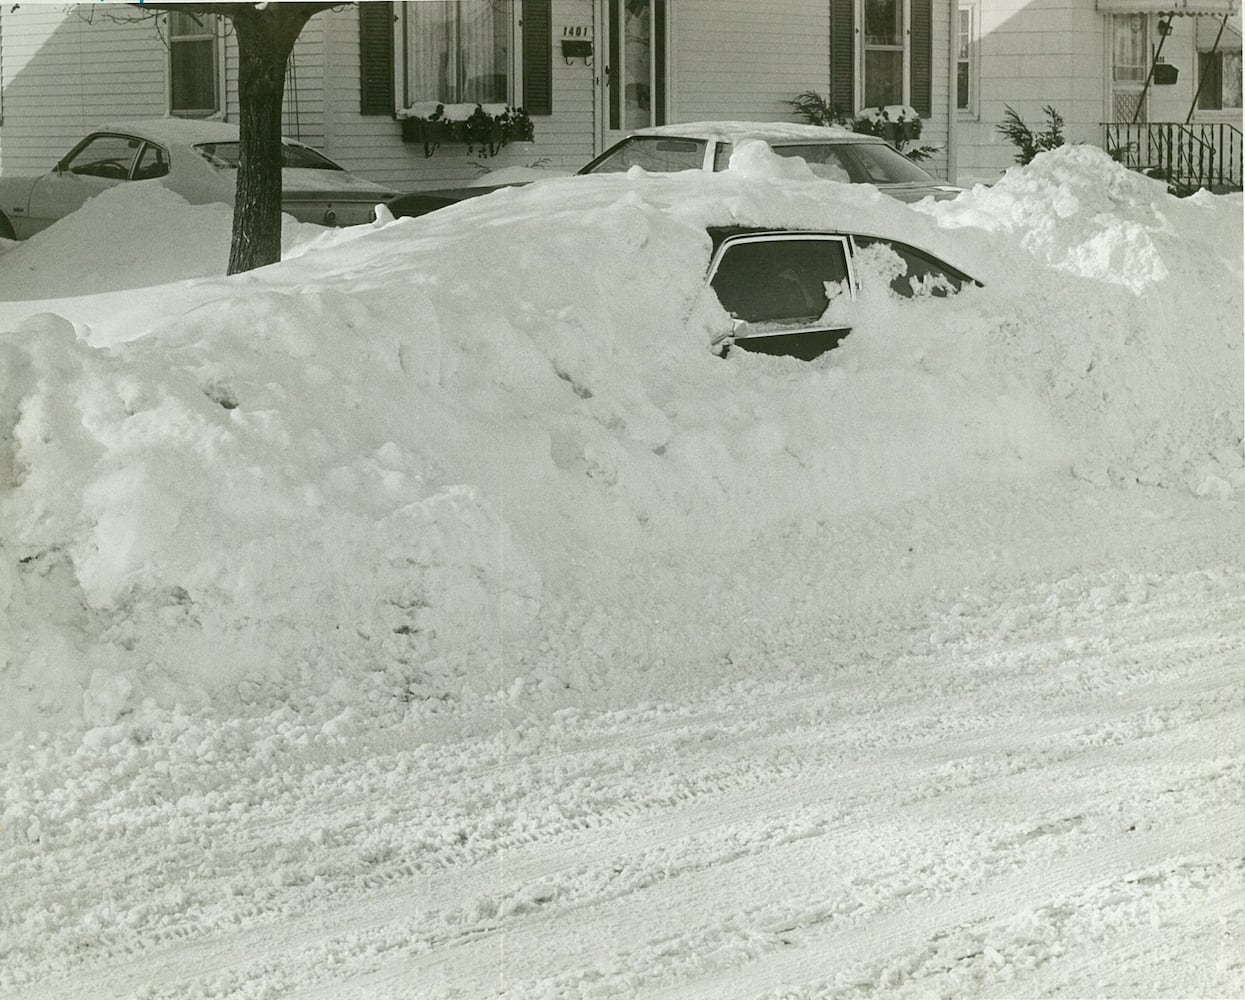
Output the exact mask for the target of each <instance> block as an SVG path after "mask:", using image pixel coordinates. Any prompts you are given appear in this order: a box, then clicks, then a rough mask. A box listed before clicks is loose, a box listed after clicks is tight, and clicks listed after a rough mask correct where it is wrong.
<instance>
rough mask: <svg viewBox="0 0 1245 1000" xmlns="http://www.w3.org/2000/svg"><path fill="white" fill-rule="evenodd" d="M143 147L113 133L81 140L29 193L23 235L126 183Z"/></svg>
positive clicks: (55, 220) (140, 143) (90, 136)
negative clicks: (24, 232)
mask: <svg viewBox="0 0 1245 1000" xmlns="http://www.w3.org/2000/svg"><path fill="white" fill-rule="evenodd" d="M142 147H143V140H142V139H139V138H138V137H136V136H132V135H122V134H120V133H115V132H97V133H95V134H93V135H89V136H87V137H86V138H85V139H83V140H82V141H81V142H80V143H78V145H77V146H75V147H74V148H73V149H72V150H70V151H69V153H68V154H67V155H66V156H65V157H64V158H63V159H62V160H61V161H60V162H59V163H58V164H57V165H56V166H55V167H54V168H53V169H52V170H51V171H49V172H48V173H46V174H44V175H43V176H42V177H40V178H39V180H38V181H37V182H36V184H35V186H34V188H33V189H32V190H31V192H30V201H29V202H28V203H27V207H26V218H25V220H24V225H23V226H22V228H23V229H25V230H26V235H32V234H34V233H37V232H38V231H39V230H41V229H46V228H47V227H48V226H50V225H51V224H52V223H54V222H57V221H59V220H61V219H63V218H64V217H65V216H67V215H69V214H70V213H71V212H76V211H77V210H78V209H79V208H81V207H82V206H83V205H84V204H86V202H87V201H89V200H90V199H91V198H94V197H95V196H96V195H97V194H100V193H102V192H104V191H107V190H108V189H109V188H111V187H115V186H116V185H118V184H122V183H124V182H126V181H128V180H129V179H130V176H131V171H132V169H133V167H134V161H135V159H136V157H137V156H138V154H139V151H140V150H141V149H142Z"/></svg>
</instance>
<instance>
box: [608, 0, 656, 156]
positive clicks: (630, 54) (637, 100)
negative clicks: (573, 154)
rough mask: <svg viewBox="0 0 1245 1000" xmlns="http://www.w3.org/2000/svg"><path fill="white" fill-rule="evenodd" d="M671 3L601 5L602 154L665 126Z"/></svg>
mask: <svg viewBox="0 0 1245 1000" xmlns="http://www.w3.org/2000/svg"><path fill="white" fill-rule="evenodd" d="M666 8H667V0H597V9H596V22H597V24H598V25H599V26H600V30H599V31H598V32H597V35H598V45H599V49H598V51H599V53H600V55H599V56H598V59H599V60H600V64H601V67H602V68H601V72H600V75H599V76H598V77H597V100H598V113H597V121H598V123H599V125H598V129H597V132H598V143H597V152H600V151H601V150H603V149H607V148H608V147H609V146H611V145H613V144H614V143H615V142H617V141H618V140H619V139H622V138H623V137H624V136H626V135H629V134H630V133H632V132H634V131H636V130H637V129H641V128H648V127H650V126H652V125H664V124H665V123H666V106H667V86H666V80H667V78H666V73H667V49H668V46H667V38H668V26H667V10H666Z"/></svg>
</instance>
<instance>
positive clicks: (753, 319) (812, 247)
mask: <svg viewBox="0 0 1245 1000" xmlns="http://www.w3.org/2000/svg"><path fill="white" fill-rule="evenodd" d="M848 278H849V272H848V264H847V241H846V239H844V238H843V237H837V236H835V237H800V238H787V237H778V238H773V237H769V238H766V237H758V238H755V239H741V240H736V241H732V242H729V243H727V244H726V246H725V247H724V249H723V250H722V251H721V253H720V255H719V259H718V263H717V266H716V268H715V269H714V271H713V273H712V275H711V276H710V279H709V283H710V285H712V286H713V290H714V292H716V293H717V296H718V301H719V302H721V304H722V308H723V309H725V310H726V311H727V312H728V313H730V314H731V315H732V316H734V317H735V318H736V319H739V320H742V321H744V322H745V323H752V324H778V325H783V326H790V325H795V324H802V323H814V322H816V321H817V320H819V319H820V318H821V316H822V314H823V313H824V312H825V311H826V308H827V307H828V306H829V304H830V300H829V298H828V296H827V294H826V284H827V283H837V282H844V283H846V282H848Z"/></svg>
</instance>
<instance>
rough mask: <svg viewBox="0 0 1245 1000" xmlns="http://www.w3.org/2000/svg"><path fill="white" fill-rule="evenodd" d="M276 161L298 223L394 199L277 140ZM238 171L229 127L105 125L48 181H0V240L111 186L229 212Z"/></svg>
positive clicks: (305, 149) (29, 232) (351, 213)
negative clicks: (160, 192)
mask: <svg viewBox="0 0 1245 1000" xmlns="http://www.w3.org/2000/svg"><path fill="white" fill-rule="evenodd" d="M281 155H282V171H281V175H282V192H281V209H282V211H284V212H288V213H289V214H290V215H292V216H294V217H295V218H296V219H298V220H300V221H302V222H314V223H318V224H320V225H325V226H349V225H354V224H356V223H361V222H367V221H369V220H370V219H371V218H372V215H373V212H374V211H375V207H376V205H377V204H380V203H382V202H384V201H386V200H387V199H389V198H392V197H393V194H394V192H393V191H391V190H389V189H387V188H384V187H382V186H381V185H379V184H373V183H372V182H371V181H368V180H364V179H363V178H362V177H356V176H355V175H354V174H352V173H349V172H348V171H346V170H345V169H344V168H343V167H342V166H341V165H340V164H337V163H334V162H333V161H332V160H330V159H329V158H328V157H327V156H325V155H324V154H323V153H320V152H317V151H316V150H315V149H312V148H311V147H310V146H305V145H303V144H302V143H300V142H295V141H294V140H292V139H283V140H282V144H281ZM237 168H238V129H237V126H236V125H230V124H227V123H225V122H210V121H195V120H189V119H178V118H157V119H149V120H145V121H132V122H120V123H117V124H113V125H105V126H102V127H100V128H99V129H97V130H95V131H93V132H91V133H90V134H88V135H87V136H85V137H84V138H83V139H82V140H81V141H80V142H78V143H77V144H76V145H75V146H74V147H73V148H72V149H71V150H70V151H69V152H68V153H66V154H65V155H64V156H63V157H62V158H61V159H60V160H59V161H58V162H57V164H56V165H55V166H54V167H53V168H52V169H51V170H49V171H48V172H47V173H44V174H38V175H35V176H15V177H2V178H0V236H3V237H5V238H8V239H26V238H28V237H30V236H33V235H34V234H35V233H37V232H39V230H41V229H45V228H46V227H48V226H50V225H51V224H52V223H54V222H56V221H58V220H60V219H63V218H64V217H65V216H66V215H68V214H69V213H71V212H73V211H76V210H77V209H79V208H81V207H82V205H83V204H84V203H85V202H86V201H87V200H88V199H90V198H93V197H94V196H95V195H97V194H100V193H101V192H103V191H106V190H108V189H109V188H111V187H114V186H115V185H117V184H125V183H135V182H145V181H150V182H152V183H157V184H161V185H163V186H165V187H167V188H168V189H169V190H171V191H175V192H176V193H177V194H179V195H181V196H182V197H183V198H185V199H186V200H187V201H189V202H191V203H192V204H206V203H210V202H218V201H220V202H225V203H227V204H232V203H233V198H234V182H235V176H236V172H237Z"/></svg>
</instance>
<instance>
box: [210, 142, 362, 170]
mask: <svg viewBox="0 0 1245 1000" xmlns="http://www.w3.org/2000/svg"><path fill="white" fill-rule="evenodd" d="M238 147H239V144H238V143H237V142H201V143H198V144H197V145H196V146H195V152H197V153H198V154H199V155H200V156H202V157H203V158H204V159H205V160H207V161H208V163H210V164H212V166H214V167H216V168H217V169H219V170H237V169H238ZM281 167H282V169H299V168H301V169H307V170H344V169H345V168H344V167H341V166H339V165H338V164H336V163H334V162H333V161H332V160H330V159H329V158H328V157H327V156H324V155H323V154H321V153H317V152H316V151H315V150H314V149H311V148H309V147H307V146H294V145H291V144H290V143H287V142H283V143H282V144H281Z"/></svg>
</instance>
